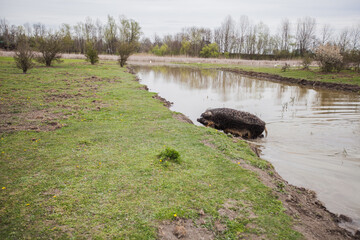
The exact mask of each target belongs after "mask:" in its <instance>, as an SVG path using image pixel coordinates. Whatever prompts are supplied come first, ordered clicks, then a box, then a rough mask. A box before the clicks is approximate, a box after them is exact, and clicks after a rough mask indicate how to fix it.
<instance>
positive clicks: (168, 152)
mask: <svg viewBox="0 0 360 240" xmlns="http://www.w3.org/2000/svg"><path fill="white" fill-rule="evenodd" d="M158 159H159V161H160V162H162V163H165V162H167V161H168V162H173V163H177V164H180V153H179V152H178V151H176V150H175V149H173V148H169V147H167V148H166V149H165V150H163V151H161V153H160V154H159V155H158Z"/></svg>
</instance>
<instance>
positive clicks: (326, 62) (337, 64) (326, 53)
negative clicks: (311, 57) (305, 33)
mask: <svg viewBox="0 0 360 240" xmlns="http://www.w3.org/2000/svg"><path fill="white" fill-rule="evenodd" d="M315 59H316V60H317V61H318V62H319V65H320V68H321V70H322V71H323V72H332V71H333V70H336V71H337V72H340V71H341V70H342V69H343V66H344V65H343V57H342V56H341V54H340V48H338V47H337V46H334V45H330V44H327V45H321V46H319V47H318V49H317V50H316V52H315Z"/></svg>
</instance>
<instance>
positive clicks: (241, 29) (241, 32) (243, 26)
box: [237, 15, 250, 53]
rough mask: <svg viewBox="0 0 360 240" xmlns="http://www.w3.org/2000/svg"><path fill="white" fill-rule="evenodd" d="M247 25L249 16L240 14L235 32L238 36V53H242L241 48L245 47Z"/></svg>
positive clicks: (248, 25) (248, 24)
mask: <svg viewBox="0 0 360 240" xmlns="http://www.w3.org/2000/svg"><path fill="white" fill-rule="evenodd" d="M249 27H250V21H249V17H248V16H245V15H242V16H241V17H240V20H239V24H238V34H237V35H238V37H239V39H238V42H237V43H238V45H239V47H238V52H239V53H242V52H243V49H244V47H245V38H246V35H247V34H248V31H249Z"/></svg>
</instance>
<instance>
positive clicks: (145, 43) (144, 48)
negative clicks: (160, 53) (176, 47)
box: [140, 38, 153, 53]
mask: <svg viewBox="0 0 360 240" xmlns="http://www.w3.org/2000/svg"><path fill="white" fill-rule="evenodd" d="M152 47H153V44H152V42H151V40H150V38H143V39H142V40H141V42H140V52H144V53H149V52H151V49H152Z"/></svg>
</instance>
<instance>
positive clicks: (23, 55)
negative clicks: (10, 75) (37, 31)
mask: <svg viewBox="0 0 360 240" xmlns="http://www.w3.org/2000/svg"><path fill="white" fill-rule="evenodd" d="M33 59H34V52H33V51H32V50H31V48H30V45H29V43H28V41H27V39H26V37H25V36H23V37H20V38H19V40H18V43H17V46H16V51H15V56H14V60H15V63H16V67H18V68H20V69H21V70H23V73H24V74H25V73H26V72H27V70H29V69H31V68H33V67H34V63H33Z"/></svg>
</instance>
